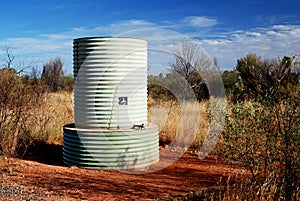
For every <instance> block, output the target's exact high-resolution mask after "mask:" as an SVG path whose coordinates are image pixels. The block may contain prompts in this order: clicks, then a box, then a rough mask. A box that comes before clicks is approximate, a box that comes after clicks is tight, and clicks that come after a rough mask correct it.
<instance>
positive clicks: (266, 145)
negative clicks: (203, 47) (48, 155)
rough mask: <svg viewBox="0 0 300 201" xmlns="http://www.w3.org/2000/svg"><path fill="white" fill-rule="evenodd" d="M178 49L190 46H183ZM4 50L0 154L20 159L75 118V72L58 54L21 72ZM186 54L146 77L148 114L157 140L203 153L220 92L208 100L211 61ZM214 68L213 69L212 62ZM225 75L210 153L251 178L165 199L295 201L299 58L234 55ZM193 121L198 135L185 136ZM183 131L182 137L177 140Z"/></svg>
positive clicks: (57, 140)
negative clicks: (69, 72) (66, 70)
mask: <svg viewBox="0 0 300 201" xmlns="http://www.w3.org/2000/svg"><path fill="white" fill-rule="evenodd" d="M183 47H184V48H187V47H189V48H191V47H192V46H188V44H184V46H183ZM193 48H195V47H193ZM189 51H191V50H189ZM6 53H8V55H7V56H8V58H10V59H8V60H7V63H6V64H5V65H4V67H3V68H2V69H1V70H0V154H1V155H3V156H6V157H22V156H24V155H25V154H26V152H27V150H28V148H29V147H30V146H34V144H35V143H38V142H43V143H47V144H60V145H62V144H63V138H62V126H63V125H65V124H68V123H72V122H73V121H74V120H73V93H72V85H73V79H72V77H70V76H65V75H64V74H63V70H62V65H63V63H62V62H61V60H60V59H59V58H56V59H53V60H51V61H49V62H47V63H45V65H44V68H43V71H42V73H41V74H40V75H39V74H38V73H37V70H36V69H35V68H29V69H30V71H29V73H27V74H26V73H24V72H25V71H23V69H22V70H21V71H20V68H18V67H14V66H13V59H12V58H13V57H12V55H11V54H12V53H11V52H10V51H9V49H8V50H7V51H6ZM185 56H186V55H180V51H178V52H177V54H175V57H176V61H175V62H174V63H173V64H171V65H170V67H171V68H170V71H169V72H168V73H167V74H165V75H164V74H160V75H158V76H154V75H152V76H149V77H148V82H149V84H148V95H149V98H148V116H149V122H152V123H156V124H158V127H159V131H160V133H159V140H160V144H161V145H163V146H165V145H168V144H170V142H172V141H174V140H175V143H173V145H176V146H179V147H183V148H186V149H187V148H189V147H187V145H189V141H190V140H191V141H192V144H191V146H190V149H191V150H192V152H193V153H194V154H197V155H199V154H200V152H201V151H202V150H200V149H199V147H201V145H202V144H203V142H204V139H205V138H206V136H207V133H208V131H209V129H210V126H212V127H213V125H210V122H211V121H210V120H211V115H212V113H213V109H212V107H211V104H212V100H213V99H214V98H220V97H212V96H211V97H208V87H207V86H206V85H207V83H206V82H205V81H204V79H203V77H201V73H199V72H204V71H197V68H194V67H195V66H197V65H198V66H201V62H202V63H203V62H204V63H206V64H207V62H208V61H207V60H200V61H194V60H191V61H187V60H186V59H185V58H184V57H185ZM193 62H196V63H197V62H200V64H197V65H196V64H193ZM190 64H193V65H190ZM207 65H208V64H207ZM214 66H215V67H217V62H216V61H214ZM216 69H217V68H215V69H214V71H213V72H216V71H215V70H216ZM185 70H188V71H185ZM187 72H188V73H187ZM178 75H181V77H182V76H183V77H184V81H182V80H181V79H179V78H178ZM213 80H214V79H212V81H213ZM222 80H223V83H224V87H225V91H226V100H224V101H226V102H227V108H226V114H224V115H225V126H224V128H223V131H222V133H221V135H220V137H219V139H218V143H217V144H216V146H215V148H214V149H213V151H212V153H210V154H213V155H218V156H221V157H222V158H225V159H226V161H227V162H228V163H232V164H239V165H243V166H245V167H246V168H247V169H248V170H249V171H250V172H251V175H252V178H251V179H250V180H246V181H244V182H242V183H230V182H228V184H227V185H226V186H220V187H216V188H214V189H208V190H201V191H195V192H190V193H188V194H185V195H179V196H175V197H164V198H162V200H199V199H203V200H299V199H300V193H299V192H300V185H299V180H300V94H299V93H300V69H299V63H298V60H297V57H296V56H291V57H287V56H285V57H283V58H278V59H269V60H262V59H261V58H260V57H259V56H257V55H255V54H248V55H246V56H245V57H244V58H240V59H238V60H237V66H236V68H235V69H234V70H232V71H225V72H222ZM210 84H211V83H210ZM171 86H177V87H179V88H178V90H176V91H177V92H179V93H178V94H173V93H172V90H170V89H171ZM187 86H191V89H192V90H193V92H194V93H195V94H196V96H195V97H196V100H197V101H196V102H195V100H193V99H192V98H191V97H190V96H188V97H186V96H185V95H186V94H184V93H185V92H186V90H180V89H187ZM180 87H181V88H180ZM180 92H181V93H180ZM183 107H184V108H185V110H183V109H182V108H183ZM195 111H198V112H195ZM183 112H186V114H187V115H186V116H188V118H187V119H185V122H181V121H182V119H181V117H182V114H183ZM191 122H196V125H195V124H193V123H191ZM195 126H196V128H197V129H196V132H195V133H194V134H193V135H189V133H190V132H193V131H194V130H195V129H194V128H195ZM182 130H183V131H184V132H185V133H186V135H184V136H183V135H180V136H179V137H176V134H177V133H178V131H182ZM174 148H176V147H174Z"/></svg>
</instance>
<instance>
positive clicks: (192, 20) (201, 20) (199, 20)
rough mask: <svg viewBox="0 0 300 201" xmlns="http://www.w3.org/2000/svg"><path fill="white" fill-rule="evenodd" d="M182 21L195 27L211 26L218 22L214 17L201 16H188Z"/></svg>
mask: <svg viewBox="0 0 300 201" xmlns="http://www.w3.org/2000/svg"><path fill="white" fill-rule="evenodd" d="M182 23H183V24H186V25H189V26H192V27H196V28H202V27H213V26H215V25H217V24H218V22H217V20H216V19H213V18H208V17H203V16H188V17H185V18H184V19H183V20H182Z"/></svg>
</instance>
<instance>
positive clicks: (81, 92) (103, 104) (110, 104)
mask: <svg viewBox="0 0 300 201" xmlns="http://www.w3.org/2000/svg"><path fill="white" fill-rule="evenodd" d="M74 75H75V89H74V90H75V93H74V104H75V111H76V112H75V125H76V127H79V128H99V127H101V128H131V127H132V125H133V124H143V123H144V124H145V123H146V122H147V42H146V41H145V40H141V39H135V38H80V39H75V40H74Z"/></svg>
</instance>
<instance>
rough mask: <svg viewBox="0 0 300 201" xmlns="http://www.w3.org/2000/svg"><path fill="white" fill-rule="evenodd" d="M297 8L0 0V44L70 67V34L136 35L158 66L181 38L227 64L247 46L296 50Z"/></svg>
mask: <svg viewBox="0 0 300 201" xmlns="http://www.w3.org/2000/svg"><path fill="white" fill-rule="evenodd" d="M299 8H300V2H299V1H298V0H273V1H262V0H247V1H241V0H240V1H238V0H237V1H235V0H228V1H199V0H198V1H197V0H193V1H191V0H185V1H179V0H172V1H162V0H160V1H155V0H152V1H129V0H124V1H121V0H119V1H116V0H111V1H100V0H85V1H82V0H72V1H71V0H70V1H63V0H52V1H40V0H39V1H35V0H27V1H14V0H12V1H3V2H1V12H0V24H1V27H2V29H1V32H0V47H1V48H2V49H3V48H4V47H5V46H11V47H13V50H14V53H15V56H16V58H18V60H19V61H21V60H22V61H23V60H26V61H34V63H35V65H38V66H40V67H42V64H43V63H45V62H46V61H48V60H49V59H51V58H55V57H56V56H61V57H62V59H63V61H64V63H65V68H66V71H67V72H69V73H71V72H72V40H73V39H74V38H78V37H86V36H130V37H141V38H145V39H147V40H148V43H149V47H150V48H151V49H152V50H151V51H152V52H151V51H150V53H153V54H155V55H156V56H154V57H153V56H149V62H150V63H151V62H152V63H157V64H158V63H160V65H157V66H158V67H157V68H158V70H161V71H164V70H165V67H166V66H167V64H168V63H169V62H170V51H172V47H174V46H172V44H175V43H177V42H178V41H179V40H181V38H182V37H188V38H190V39H192V40H195V41H197V42H198V43H199V45H201V47H202V48H203V49H204V50H205V51H207V52H208V54H209V55H210V56H211V57H212V58H216V59H217V61H218V63H219V65H220V67H221V69H222V70H226V69H229V70H230V69H233V68H234V67H235V66H236V60H237V59H238V58H240V57H244V56H245V55H246V54H247V53H249V52H253V53H256V54H258V55H259V56H262V57H263V58H277V57H282V56H284V55H293V54H299V53H300V14H299V12H300V11H299ZM164 54H165V55H168V56H165V55H164ZM150 55H152V54H150ZM1 56H2V58H1ZM0 58H1V59H4V56H3V54H0ZM154 60H155V61H154ZM1 61H2V60H1ZM159 68H161V69H159ZM156 70H157V69H156Z"/></svg>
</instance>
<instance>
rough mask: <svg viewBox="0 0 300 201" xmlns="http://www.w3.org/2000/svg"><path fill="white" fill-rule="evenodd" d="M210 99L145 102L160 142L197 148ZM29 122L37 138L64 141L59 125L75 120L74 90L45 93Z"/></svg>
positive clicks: (206, 120)
mask: <svg viewBox="0 0 300 201" xmlns="http://www.w3.org/2000/svg"><path fill="white" fill-rule="evenodd" d="M208 106H209V102H201V103H189V102H188V103H185V104H182V105H180V104H178V103H177V102H174V101H162V102H160V101H154V100H153V99H151V98H150V99H149V101H148V121H149V122H151V123H155V124H157V125H158V127H159V131H160V132H159V138H160V143H162V144H169V143H171V142H172V141H173V144H174V145H176V146H188V145H190V143H191V142H193V144H192V147H198V148H199V144H201V142H203V140H204V138H205V136H206V135H207V132H208V127H209V118H208V110H207V108H208ZM34 112H35V113H36V115H35V120H34V121H31V122H32V123H30V122H29V124H30V127H31V133H33V137H34V138H36V139H40V140H41V141H44V142H47V143H53V144H62V143H63V134H62V133H63V131H62V127H63V125H65V124H68V123H72V122H74V116H73V114H74V112H73V93H70V92H58V93H49V94H47V95H46V96H45V100H44V101H43V104H42V105H40V106H39V107H38V108H36V109H35V111H34Z"/></svg>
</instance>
